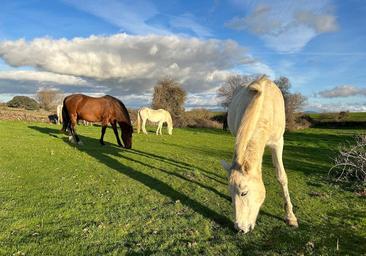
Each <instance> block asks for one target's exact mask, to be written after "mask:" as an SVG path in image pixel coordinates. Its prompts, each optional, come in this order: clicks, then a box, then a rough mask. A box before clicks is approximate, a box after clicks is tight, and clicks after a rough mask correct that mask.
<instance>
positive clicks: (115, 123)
mask: <svg viewBox="0 0 366 256" xmlns="http://www.w3.org/2000/svg"><path fill="white" fill-rule="evenodd" d="M111 125H112V128H113V131H114V135H115V136H116V139H117V143H118V146H120V147H122V143H121V140H120V139H119V137H118V130H117V122H116V121H114V122H111Z"/></svg>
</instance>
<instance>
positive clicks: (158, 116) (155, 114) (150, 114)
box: [137, 107, 173, 135]
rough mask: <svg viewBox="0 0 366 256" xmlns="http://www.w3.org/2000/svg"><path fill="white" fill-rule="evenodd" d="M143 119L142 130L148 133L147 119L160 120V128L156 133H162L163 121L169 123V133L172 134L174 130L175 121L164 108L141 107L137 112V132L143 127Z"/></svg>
mask: <svg viewBox="0 0 366 256" xmlns="http://www.w3.org/2000/svg"><path fill="white" fill-rule="evenodd" d="M141 120H142V131H143V133H145V134H147V131H146V129H145V125H146V120H149V121H151V122H154V123H156V122H158V123H159V124H158V129H157V130H156V135H159V134H160V135H161V134H162V132H161V128H162V127H163V123H165V122H166V123H167V125H168V134H169V135H172V132H173V121H172V117H171V116H170V113H169V112H168V111H166V110H164V109H158V110H154V109H151V108H146V107H145V108H141V109H139V111H138V112H137V133H140V127H141Z"/></svg>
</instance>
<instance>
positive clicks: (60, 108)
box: [57, 104, 63, 124]
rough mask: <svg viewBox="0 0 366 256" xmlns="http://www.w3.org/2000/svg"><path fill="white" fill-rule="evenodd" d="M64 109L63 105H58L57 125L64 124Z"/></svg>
mask: <svg viewBox="0 0 366 256" xmlns="http://www.w3.org/2000/svg"><path fill="white" fill-rule="evenodd" d="M62 107H63V105H62V104H60V105H57V123H58V124H61V123H62Z"/></svg>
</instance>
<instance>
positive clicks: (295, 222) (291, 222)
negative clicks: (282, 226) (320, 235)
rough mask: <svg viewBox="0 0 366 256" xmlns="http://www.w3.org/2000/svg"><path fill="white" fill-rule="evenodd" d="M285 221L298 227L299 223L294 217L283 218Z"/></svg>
mask: <svg viewBox="0 0 366 256" xmlns="http://www.w3.org/2000/svg"><path fill="white" fill-rule="evenodd" d="M285 222H286V224H287V225H289V226H290V227H294V228H298V227H299V223H298V222H297V219H296V217H295V218H291V219H289V218H285Z"/></svg>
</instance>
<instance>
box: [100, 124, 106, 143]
mask: <svg viewBox="0 0 366 256" xmlns="http://www.w3.org/2000/svg"><path fill="white" fill-rule="evenodd" d="M106 129H107V125H105V124H102V135H101V136H100V140H99V142H100V144H102V145H105V144H104V141H103V138H104V134H105V130H106Z"/></svg>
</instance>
